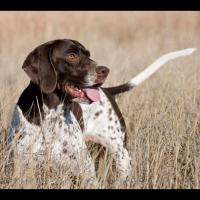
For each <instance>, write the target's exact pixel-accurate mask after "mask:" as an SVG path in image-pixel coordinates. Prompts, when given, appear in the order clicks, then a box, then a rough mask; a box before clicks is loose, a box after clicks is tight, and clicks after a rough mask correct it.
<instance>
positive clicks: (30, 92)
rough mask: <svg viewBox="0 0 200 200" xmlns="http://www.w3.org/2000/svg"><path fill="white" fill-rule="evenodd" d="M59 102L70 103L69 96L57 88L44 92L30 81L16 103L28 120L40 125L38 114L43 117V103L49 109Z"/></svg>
mask: <svg viewBox="0 0 200 200" xmlns="http://www.w3.org/2000/svg"><path fill="white" fill-rule="evenodd" d="M61 103H64V104H65V105H68V104H70V103H71V99H70V97H68V96H67V95H66V94H64V93H63V92H62V91H60V90H58V89H56V90H55V91H54V92H52V93H50V94H45V93H43V92H42V91H41V89H40V88H39V86H38V85H36V84H35V83H33V82H32V81H31V82H30V84H29V85H28V87H27V88H26V89H25V90H24V91H23V93H22V94H21V96H20V98H19V100H18V102H17V105H18V106H19V107H20V109H21V110H22V112H23V114H24V116H25V117H26V119H27V120H28V121H29V122H31V123H34V124H36V125H40V121H41V119H40V116H42V117H44V112H43V109H42V106H43V104H45V105H46V106H47V107H48V108H49V109H53V108H56V107H57V106H58V105H59V104H61Z"/></svg>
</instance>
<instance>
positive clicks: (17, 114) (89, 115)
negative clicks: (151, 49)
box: [9, 39, 195, 187]
mask: <svg viewBox="0 0 200 200" xmlns="http://www.w3.org/2000/svg"><path fill="white" fill-rule="evenodd" d="M194 50H195V49H186V50H182V51H178V52H173V53H170V54H167V55H165V56H163V57H161V58H160V59H158V60H157V61H156V62H155V63H153V64H152V65H150V66H149V67H148V68H147V69H146V70H144V71H143V72H142V73H140V74H139V75H138V76H136V77H135V78H133V79H132V80H131V81H130V82H128V83H126V84H123V85H120V86H116V87H111V88H102V87H101V86H102V84H103V83H104V81H105V79H106V78H107V76H108V73H109V69H108V68H107V67H104V66H98V65H97V64H96V62H94V61H93V60H92V59H91V58H90V52H89V51H88V50H87V49H86V48H85V47H84V46H83V45H82V44H80V43H79V42H77V41H74V40H69V39H61V40H54V41H50V42H47V43H45V44H42V45H40V46H39V47H37V48H36V49H35V50H33V51H32V52H31V53H30V54H29V55H28V57H27V58H26V60H25V61H24V64H23V66H22V68H23V69H24V71H25V72H26V73H27V74H28V76H29V77H30V79H31V81H30V84H29V85H28V87H27V88H26V89H25V90H24V91H23V92H22V94H21V96H20V98H19V100H18V102H17V104H16V106H15V110H14V113H13V118H12V122H11V129H10V134H9V141H10V142H13V141H16V144H15V154H17V155H21V156H22V157H23V156H24V155H26V154H29V155H30V154H32V155H34V157H35V158H36V159H37V160H38V162H42V161H43V160H44V159H45V158H46V157H45V156H46V154H47V152H48V154H50V157H51V160H52V163H53V166H55V167H57V166H59V165H62V166H64V167H67V168H68V169H69V170H70V171H71V172H72V173H73V174H74V175H77V174H81V175H83V177H84V178H85V181H86V182H87V183H88V187H94V185H95V184H96V173H95V167H94V163H93V161H92V158H91V156H90V154H89V152H88V149H87V146H86V143H85V142H86V141H93V142H96V143H99V144H101V145H103V146H105V147H106V148H107V149H108V151H109V152H110V153H111V154H112V155H113V157H114V159H115V161H116V167H117V169H118V172H119V174H120V176H119V178H118V180H117V183H118V184H119V183H124V182H125V181H126V180H127V178H128V176H129V175H130V171H131V164H130V161H131V158H130V156H129V154H128V151H127V149H126V144H125V140H126V126H125V122H124V119H123V117H122V114H121V112H120V110H119V108H118V106H117V104H116V102H115V99H114V96H115V95H117V94H119V93H121V92H125V91H128V90H130V89H131V88H133V87H134V86H136V85H138V84H140V83H141V82H143V81H144V80H146V79H147V78H148V77H149V76H151V75H152V74H153V73H154V72H155V71H157V70H158V69H159V68H160V67H161V66H162V65H163V64H165V63H166V62H167V61H168V60H171V59H174V58H176V57H179V56H186V55H190V54H191V53H192V52H193V51H194ZM16 138H17V139H16ZM24 162H25V161H24ZM21 164H24V165H26V164H27V163H21Z"/></svg>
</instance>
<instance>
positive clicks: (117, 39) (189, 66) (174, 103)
mask: <svg viewBox="0 0 200 200" xmlns="http://www.w3.org/2000/svg"><path fill="white" fill-rule="evenodd" d="M62 38H69V39H74V40H78V41H79V42H80V43H82V44H83V45H84V46H85V47H86V48H87V49H89V50H90V52H91V58H92V59H94V60H95V61H97V63H99V64H101V65H105V66H108V67H109V68H110V70H111V72H110V75H109V77H108V79H107V80H106V82H105V86H108V85H109V86H111V85H117V84H120V83H123V82H126V81H128V80H130V78H132V77H133V76H135V75H136V74H138V73H139V72H140V71H142V70H143V69H144V68H146V67H147V66H148V65H149V64H151V63H152V62H153V61H154V60H156V59H157V58H158V57H159V56H161V55H163V54H165V53H168V52H170V51H176V50H180V49H183V48H190V47H197V48H200V12H190V11H184V12H183V11H181V12H178V11H177V12H175V11H155V12H154V11H131V12H127V11H114V12H108V11H105V12H104V11H81V12H80V11H77V12H76V11H72V12H69V11H63V12H61V11H56V12H53V11H49V12H48V11H44V12H39V11H37V12H35V11H26V12H25V11H23V12H21V11H17V12H11V11H10V12H3V11H1V12H0V90H1V92H0V124H1V125H0V130H7V127H8V126H9V122H10V116H11V114H12V109H13V106H14V105H15V103H16V101H17V99H18V97H19V95H20V94H21V92H22V90H23V89H24V88H25V87H26V86H27V84H28V82H29V79H28V76H27V75H26V74H25V73H24V71H23V70H22V68H21V67H22V64H23V61H24V60H25V58H26V56H27V55H28V54H29V52H30V51H32V50H33V49H34V48H35V47H37V46H38V45H40V44H42V43H45V42H47V41H49V40H54V39H62ZM199 63H200V60H199V53H198V52H197V53H195V54H194V55H192V56H189V57H186V58H180V59H177V60H175V61H171V62H169V63H168V64H166V67H163V68H162V70H160V71H159V72H157V73H156V74H155V75H154V76H153V77H151V78H150V79H149V80H147V81H146V82H144V83H143V84H142V85H141V86H139V87H138V88H136V89H135V90H134V92H129V93H126V94H124V95H123V97H120V98H119V100H120V101H119V105H120V108H121V109H122V112H123V114H124V116H125V119H126V121H127V126H128V130H129V141H130V142H129V149H130V152H131V154H132V153H134V155H135V157H134V161H135V163H137V164H136V165H135V168H134V178H135V180H136V183H135V185H133V186H132V187H134V188H150V187H154V188H172V187H173V188H181V187H184V188H188V187H189V188H190V187H196V188H199V180H200V172H199V169H200V164H199V162H197V161H198V159H199V156H198V152H199V148H197V147H199V146H198V145H200V143H199V142H198V143H195V144H194V142H197V141H199V136H198V135H199V134H198V133H199V119H200V116H199V113H200V112H199V111H200V110H199V105H200V95H199V94H200V92H199V91H200V87H199V86H200V81H199V74H200V69H199V68H200V67H199ZM2 133H3V132H2ZM188 134H189V135H188ZM194 147H195V149H194ZM179 156H180V157H179ZM188 173H189V174H188Z"/></svg>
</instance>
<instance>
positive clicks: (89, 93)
mask: <svg viewBox="0 0 200 200" xmlns="http://www.w3.org/2000/svg"><path fill="white" fill-rule="evenodd" d="M98 87H99V85H98V84H96V85H94V86H92V87H85V88H80V87H79V86H77V85H75V84H73V83H69V82H68V83H66V84H65V86H64V89H65V92H66V93H68V94H69V95H70V96H72V97H74V98H78V99H81V100H83V101H84V100H90V101H92V102H96V101H99V100H100V94H99V90H98Z"/></svg>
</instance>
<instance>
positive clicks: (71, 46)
mask: <svg viewBox="0 0 200 200" xmlns="http://www.w3.org/2000/svg"><path fill="white" fill-rule="evenodd" d="M58 46H59V47H61V48H62V49H63V51H66V50H79V51H81V52H82V53H83V54H85V55H86V56H90V52H89V50H88V49H86V48H85V46H83V45H82V44H81V43H80V42H78V41H76V40H70V39H65V40H61V41H60V42H59V44H58Z"/></svg>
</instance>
